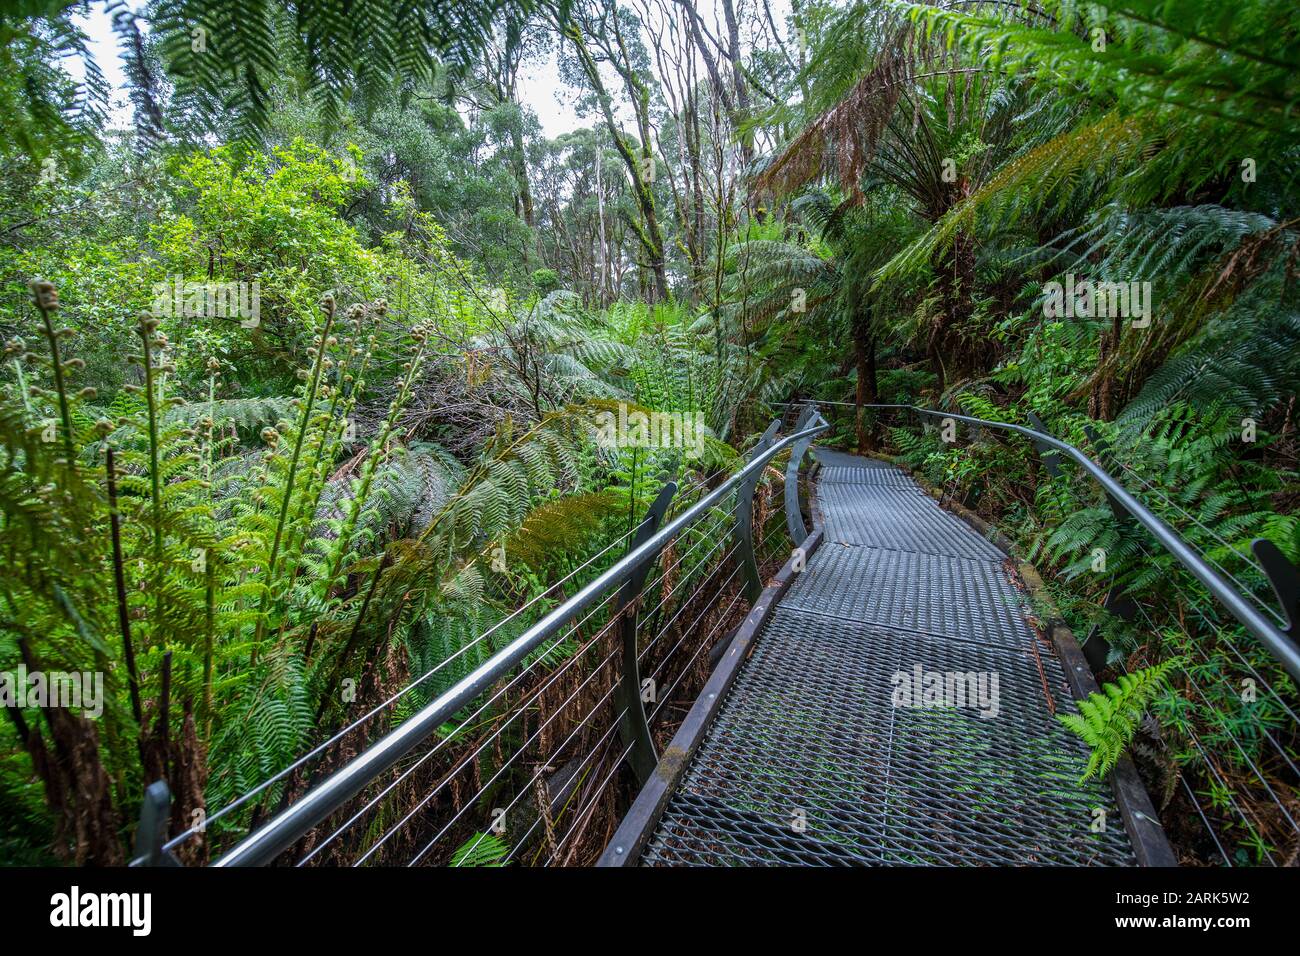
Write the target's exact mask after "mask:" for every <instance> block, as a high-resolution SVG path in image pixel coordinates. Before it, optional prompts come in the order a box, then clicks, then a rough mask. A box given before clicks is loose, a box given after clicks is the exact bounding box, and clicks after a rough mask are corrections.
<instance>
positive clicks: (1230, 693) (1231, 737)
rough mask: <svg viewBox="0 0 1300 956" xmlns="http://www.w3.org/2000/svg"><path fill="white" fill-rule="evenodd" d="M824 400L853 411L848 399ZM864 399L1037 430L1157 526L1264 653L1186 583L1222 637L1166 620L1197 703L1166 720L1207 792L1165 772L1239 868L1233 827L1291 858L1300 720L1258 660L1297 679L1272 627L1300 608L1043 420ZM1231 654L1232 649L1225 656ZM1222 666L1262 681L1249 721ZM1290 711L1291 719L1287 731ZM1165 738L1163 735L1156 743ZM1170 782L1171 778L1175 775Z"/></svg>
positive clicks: (1288, 651)
mask: <svg viewBox="0 0 1300 956" xmlns="http://www.w3.org/2000/svg"><path fill="white" fill-rule="evenodd" d="M826 404H837V405H843V406H845V407H851V406H848V403H826ZM865 407H866V408H868V409H872V410H895V411H897V410H902V411H910V412H913V413H916V414H918V415H923V416H928V417H931V418H938V419H952V420H953V421H954V422H965V423H968V424H970V425H976V426H983V427H987V428H990V429H1003V430H1006V431H1010V432H1014V433H1019V434H1021V435H1022V436H1024V437H1026V438H1029V439H1030V440H1031V441H1033V442H1034V443H1035V444H1036V445H1037V446H1038V448H1039V451H1040V453H1045V452H1046V451H1047V450H1048V449H1055V450H1057V451H1060V452H1063V453H1064V454H1066V455H1068V456H1069V457H1070V458H1072V459H1073V460H1075V461H1076V462H1078V463H1079V464H1081V465H1083V466H1084V470H1085V471H1086V472H1087V473H1088V474H1089V475H1090V476H1091V477H1092V478H1093V479H1094V480H1096V481H1097V483H1098V485H1099V486H1100V487H1101V488H1102V490H1103V491H1104V492H1105V493H1106V495H1107V496H1109V498H1110V500H1111V502H1112V505H1113V506H1116V505H1117V506H1118V508H1117V510H1116V514H1117V516H1119V515H1123V514H1127V515H1130V516H1131V517H1132V518H1134V519H1136V521H1137V522H1138V523H1139V524H1140V525H1141V526H1142V527H1144V528H1146V529H1147V530H1148V531H1150V532H1151V534H1152V536H1153V537H1155V538H1156V540H1157V541H1158V542H1159V543H1160V544H1162V545H1163V546H1164V547H1165V548H1166V550H1167V551H1168V552H1169V553H1170V554H1171V555H1172V556H1173V557H1174V558H1175V559H1176V560H1177V562H1178V564H1179V565H1180V566H1181V567H1182V568H1183V569H1185V570H1186V571H1187V572H1188V573H1190V574H1191V575H1192V577H1193V578H1195V579H1196V580H1197V581H1199V582H1200V583H1201V584H1202V585H1204V586H1205V591H1206V592H1208V594H1209V596H1210V597H1212V598H1213V599H1214V600H1215V601H1217V604H1218V606H1219V607H1221V608H1223V609H1226V610H1227V611H1228V612H1229V614H1230V615H1231V616H1232V618H1235V619H1236V621H1237V622H1238V623H1240V624H1241V625H1242V626H1243V628H1244V629H1245V631H1246V632H1247V633H1248V634H1250V635H1251V636H1253V637H1254V638H1256V640H1258V641H1259V645H1260V647H1259V649H1258V650H1256V651H1255V653H1254V655H1253V656H1254V660H1252V655H1251V654H1250V653H1248V650H1249V648H1245V649H1243V646H1239V642H1238V641H1237V640H1235V639H1234V634H1233V632H1232V630H1231V629H1230V628H1226V627H1224V626H1223V623H1224V622H1223V620H1222V615H1221V614H1217V613H1215V612H1214V610H1213V608H1212V607H1209V606H1207V605H1210V604H1211V603H1212V602H1210V601H1207V600H1206V596H1205V594H1204V593H1202V594H1199V595H1198V594H1197V593H1195V592H1192V591H1186V590H1182V591H1180V592H1179V594H1180V599H1181V601H1182V603H1183V605H1184V606H1185V610H1186V611H1187V612H1188V613H1189V614H1190V615H1191V616H1192V617H1193V618H1194V619H1195V620H1196V621H1197V622H1198V623H1199V624H1200V625H1202V626H1203V627H1202V629H1203V631H1204V632H1205V633H1206V634H1210V635H1213V638H1212V643H1208V642H1207V641H1206V640H1197V639H1196V638H1194V637H1193V636H1192V633H1191V631H1189V630H1188V629H1187V624H1186V622H1185V621H1184V620H1183V615H1182V614H1179V615H1178V616H1177V617H1176V619H1175V620H1173V621H1171V622H1170V623H1169V625H1167V628H1173V630H1174V631H1175V632H1176V633H1177V634H1180V635H1182V637H1184V638H1186V640H1180V641H1178V642H1177V643H1176V644H1175V646H1174V647H1173V651H1174V652H1177V653H1178V654H1179V655H1185V659H1186V661H1187V666H1185V667H1184V668H1182V670H1181V672H1180V680H1181V681H1183V682H1184V683H1185V690H1186V696H1185V697H1177V698H1171V700H1173V699H1177V700H1185V701H1186V706H1187V707H1188V708H1192V709H1191V710H1190V711H1189V712H1187V713H1184V712H1183V710H1182V709H1181V708H1176V709H1175V710H1174V711H1172V712H1171V715H1170V716H1169V718H1168V720H1169V721H1170V722H1171V724H1170V725H1171V726H1172V728H1173V729H1174V730H1175V732H1176V734H1177V735H1178V736H1181V737H1182V738H1183V739H1184V740H1185V741H1186V743H1187V744H1188V745H1190V749H1189V750H1187V751H1186V757H1183V758H1179V760H1180V761H1181V760H1183V759H1190V760H1191V762H1192V763H1193V765H1199V766H1201V767H1203V768H1204V769H1203V773H1202V779H1203V780H1204V782H1205V784H1206V786H1207V788H1208V790H1207V792H1206V793H1199V794H1198V790H1197V788H1195V787H1193V786H1192V783H1191V782H1189V779H1188V776H1187V775H1186V774H1184V773H1178V772H1177V771H1166V772H1173V773H1176V774H1177V782H1178V783H1180V784H1181V786H1182V790H1183V792H1184V795H1185V796H1186V798H1187V801H1188V803H1189V804H1190V806H1191V808H1192V809H1193V810H1194V811H1195V813H1196V815H1197V817H1199V819H1200V821H1201V823H1202V825H1203V827H1204V832H1205V834H1206V835H1207V836H1208V837H1209V840H1210V841H1212V842H1213V845H1214V849H1215V850H1216V851H1217V853H1218V855H1219V856H1220V857H1221V858H1222V859H1223V861H1224V863H1226V864H1227V865H1229V866H1231V865H1234V860H1233V856H1232V854H1230V853H1229V851H1228V849H1226V848H1225V843H1228V842H1230V841H1229V840H1228V838H1227V835H1228V833H1232V832H1235V833H1236V834H1237V837H1238V839H1237V843H1238V845H1239V846H1244V847H1246V848H1248V849H1249V850H1250V852H1253V853H1254V854H1255V855H1256V857H1257V858H1258V859H1259V860H1260V861H1262V862H1266V863H1269V864H1272V865H1279V859H1278V857H1277V854H1278V852H1279V850H1281V851H1282V855H1283V856H1285V855H1286V849H1285V848H1287V847H1292V848H1293V847H1294V846H1296V845H1297V843H1298V842H1300V823H1298V821H1297V816H1298V815H1300V812H1298V811H1297V804H1296V803H1295V802H1294V801H1295V798H1294V795H1293V791H1294V789H1295V787H1296V786H1297V784H1298V783H1300V771H1298V767H1297V759H1296V758H1295V756H1294V750H1293V748H1294V746H1295V742H1296V740H1297V731H1298V729H1300V720H1297V714H1296V710H1295V709H1293V707H1292V704H1291V703H1288V699H1287V698H1288V695H1287V694H1286V692H1285V690H1283V689H1280V688H1279V687H1275V686H1274V684H1275V683H1277V678H1282V681H1283V683H1284V682H1285V677H1284V676H1283V675H1282V674H1281V672H1280V671H1279V672H1278V673H1276V674H1273V675H1272V676H1274V680H1270V679H1269V678H1268V677H1266V676H1265V674H1269V673H1271V671H1270V668H1269V667H1266V666H1265V663H1264V661H1265V660H1267V658H1261V657H1260V652H1261V651H1264V652H1267V654H1268V655H1270V657H1271V661H1269V663H1270V664H1272V663H1274V662H1275V663H1276V664H1277V665H1280V670H1282V671H1285V672H1286V674H1289V675H1290V676H1291V678H1292V679H1293V680H1297V679H1298V678H1300V675H1298V673H1297V659H1298V658H1300V654H1298V651H1300V647H1298V646H1297V643H1296V640H1295V637H1296V635H1295V631H1294V629H1293V628H1289V629H1288V630H1286V631H1284V630H1282V628H1280V627H1278V626H1276V625H1275V623H1274V622H1278V623H1280V624H1281V625H1282V626H1283V627H1286V626H1287V623H1288V622H1292V624H1294V622H1295V619H1296V616H1297V615H1296V609H1295V608H1294V607H1285V606H1283V607H1282V608H1281V611H1282V613H1278V610H1277V609H1275V608H1273V607H1270V606H1268V605H1267V604H1266V603H1265V602H1264V601H1263V600H1262V599H1261V598H1260V597H1259V595H1258V594H1256V593H1254V591H1252V590H1251V589H1250V588H1249V587H1247V586H1246V585H1245V584H1244V583H1243V582H1242V581H1241V580H1240V579H1239V578H1238V577H1237V576H1235V575H1233V574H1232V573H1231V572H1229V571H1228V570H1227V569H1226V568H1224V567H1223V566H1222V565H1220V564H1219V563H1218V562H1217V561H1214V560H1213V559H1212V557H1210V556H1209V555H1206V554H1201V553H1199V552H1197V551H1196V550H1195V549H1194V547H1193V546H1192V545H1191V544H1190V543H1188V542H1187V541H1185V540H1184V539H1183V538H1182V537H1181V534H1180V533H1179V531H1178V530H1176V529H1175V528H1174V527H1172V526H1171V525H1169V524H1166V523H1165V521H1164V519H1162V518H1161V517H1158V516H1157V515H1155V514H1154V513H1153V512H1151V511H1150V510H1148V509H1147V508H1146V506H1145V505H1143V504H1142V503H1141V502H1139V501H1137V499H1136V498H1135V497H1134V496H1133V494H1132V493H1131V492H1129V491H1128V489H1127V488H1125V487H1124V485H1123V484H1121V482H1120V481H1119V480H1118V479H1117V478H1115V477H1114V476H1113V475H1111V474H1110V473H1109V472H1108V471H1107V470H1106V468H1103V467H1102V466H1101V465H1099V464H1098V463H1097V462H1095V461H1093V460H1092V459H1090V458H1088V457H1087V456H1086V455H1084V454H1083V452H1081V451H1079V450H1078V449H1077V448H1074V446H1072V445H1069V444H1067V443H1065V442H1063V441H1061V440H1059V439H1056V438H1055V437H1054V436H1051V435H1049V434H1047V433H1045V432H1044V431H1042V430H1041V426H1039V423H1038V422H1037V420H1036V419H1035V420H1034V424H1035V425H1036V426H1039V427H1036V428H1033V429H1030V428H1026V427H1024V426H1019V425H1012V424H1008V423H1003V422H993V421H988V420H985V419H979V418H973V417H971V416H966V415H960V414H956V413H953V412H947V411H936V410H932V409H921V408H917V407H915V406H911V405H867V406H865ZM1030 417H1031V418H1032V416H1030ZM1095 441H1096V439H1095V438H1094V442H1095ZM1101 450H1102V453H1103V456H1104V457H1105V458H1106V461H1107V465H1108V467H1112V468H1114V469H1117V473H1119V474H1124V475H1126V476H1128V477H1131V478H1132V479H1133V480H1135V481H1137V482H1138V483H1139V484H1140V485H1141V486H1142V489H1143V490H1144V491H1146V492H1148V493H1150V494H1152V495H1154V496H1155V497H1156V498H1158V499H1159V500H1160V501H1162V502H1163V503H1164V504H1165V505H1167V506H1168V507H1169V508H1170V509H1172V510H1173V511H1174V512H1176V513H1177V515H1179V516H1181V518H1183V519H1185V520H1186V521H1187V522H1189V523H1191V524H1193V525H1195V526H1196V527H1197V528H1199V529H1200V530H1201V531H1202V532H1205V533H1206V534H1207V535H1208V536H1209V537H1210V538H1211V539H1212V540H1213V541H1214V542H1217V543H1218V545H1220V546H1221V547H1223V548H1224V549H1225V553H1230V554H1232V555H1236V556H1239V557H1240V558H1241V559H1242V560H1243V562H1244V563H1245V565H1246V566H1247V567H1248V568H1249V569H1250V571H1251V572H1253V573H1258V574H1259V575H1260V576H1261V577H1262V578H1264V579H1265V580H1267V581H1268V582H1269V583H1270V584H1272V585H1273V587H1274V592H1275V594H1276V595H1278V597H1279V598H1280V599H1281V600H1283V601H1284V602H1285V600H1286V599H1285V598H1284V597H1283V595H1285V594H1287V593H1288V587H1287V585H1286V583H1285V582H1281V583H1279V582H1276V581H1275V580H1274V579H1273V576H1272V574H1270V570H1269V569H1268V568H1266V567H1265V566H1264V565H1262V564H1260V563H1259V562H1256V561H1254V560H1252V558H1251V557H1250V556H1249V555H1247V554H1246V553H1244V552H1243V551H1242V550H1241V549H1240V548H1237V547H1234V546H1233V545H1232V544H1231V543H1230V542H1229V541H1227V540H1226V539H1225V538H1224V537H1223V536H1222V535H1220V534H1219V533H1218V532H1217V531H1215V530H1214V529H1213V528H1209V527H1207V526H1206V525H1205V524H1204V523H1203V522H1202V521H1200V520H1199V519H1198V518H1197V517H1196V516H1195V515H1193V514H1191V513H1190V512H1188V511H1187V510H1186V509H1184V508H1183V507H1181V506H1180V505H1179V504H1178V503H1177V502H1176V501H1173V500H1172V499H1170V498H1169V497H1168V496H1166V495H1164V494H1163V493H1162V492H1161V491H1160V489H1159V488H1158V487H1157V486H1156V485H1155V484H1153V483H1152V482H1151V481H1149V480H1147V479H1146V478H1144V477H1143V476H1142V475H1141V474H1139V473H1138V472H1137V471H1136V470H1135V469H1134V468H1132V467H1130V466H1129V465H1127V464H1125V463H1124V462H1122V461H1118V460H1112V459H1113V456H1112V455H1109V452H1108V450H1107V449H1105V448H1104V446H1103V447H1101ZM1135 543H1136V547H1137V549H1138V551H1139V553H1140V554H1141V555H1143V556H1144V557H1145V558H1146V559H1147V562H1148V566H1154V565H1155V555H1154V554H1153V553H1152V549H1150V548H1149V547H1148V546H1147V544H1145V543H1144V542H1143V541H1141V540H1137V541H1136V542H1135ZM1256 548H1258V544H1256ZM1274 573H1276V572H1274ZM1232 585H1235V586H1236V588H1237V590H1236V591H1234V590H1233V588H1232ZM1132 605H1133V609H1134V613H1135V614H1137V615H1139V616H1140V617H1141V619H1142V621H1143V623H1144V624H1145V627H1146V628H1147V629H1148V630H1149V632H1150V633H1151V634H1152V635H1159V634H1161V633H1164V632H1165V631H1166V630H1167V628H1161V627H1160V626H1159V625H1158V624H1157V622H1156V620H1155V619H1154V618H1153V617H1152V615H1151V613H1149V611H1148V608H1147V607H1145V606H1144V605H1143V603H1142V602H1137V601H1134V602H1132ZM1103 646H1104V645H1103ZM1228 653H1230V654H1231V657H1229V656H1227V655H1228ZM1224 664H1228V665H1231V666H1232V667H1234V668H1235V667H1236V666H1238V665H1240V667H1241V668H1243V670H1242V671H1241V673H1242V674H1243V675H1245V674H1248V675H1249V679H1248V680H1249V682H1251V683H1253V686H1254V689H1255V691H1256V693H1257V699H1258V704H1257V705H1252V706H1251V708H1250V710H1249V711H1247V712H1242V713H1246V714H1248V715H1249V716H1250V722H1249V723H1246V724H1242V723H1240V722H1239V718H1238V717H1237V716H1236V715H1237V714H1238V713H1239V712H1238V711H1237V710H1235V709H1234V707H1232V706H1229V707H1227V708H1226V709H1225V701H1227V702H1230V703H1233V704H1234V705H1235V703H1236V702H1240V701H1244V700H1245V698H1244V697H1243V694H1242V692H1241V690H1240V689H1239V688H1237V687H1236V686H1234V681H1233V678H1232V677H1230V675H1229V674H1228V673H1226V672H1224V669H1223V665H1224ZM1124 665H1125V662H1124V661H1116V662H1114V663H1113V666H1115V667H1116V668H1117V670H1119V671H1120V672H1123V671H1124V670H1125V666H1124ZM1261 671H1263V672H1264V673H1261ZM1261 708H1262V709H1261ZM1198 712H1199V714H1200V715H1201V717H1202V719H1201V720H1200V721H1199V722H1195V721H1193V719H1192V718H1193V716H1194V715H1195V714H1196V713H1198ZM1284 718H1289V719H1290V721H1291V724H1290V726H1289V727H1288V726H1287V725H1286V723H1285V720H1284ZM1157 743H1158V744H1159V743H1161V742H1160V741H1157ZM1171 766H1174V765H1171ZM1170 782H1171V783H1172V779H1171V780H1170ZM1202 797H1208V802H1205V803H1203V801H1202ZM1216 821H1217V826H1216ZM1225 828H1226V829H1225ZM1221 831H1222V832H1221ZM1243 835H1244V840H1243V839H1242V836H1243ZM1238 852H1240V851H1238ZM1291 852H1292V853H1293V852H1294V851H1293V850H1292V851H1291Z"/></svg>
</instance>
